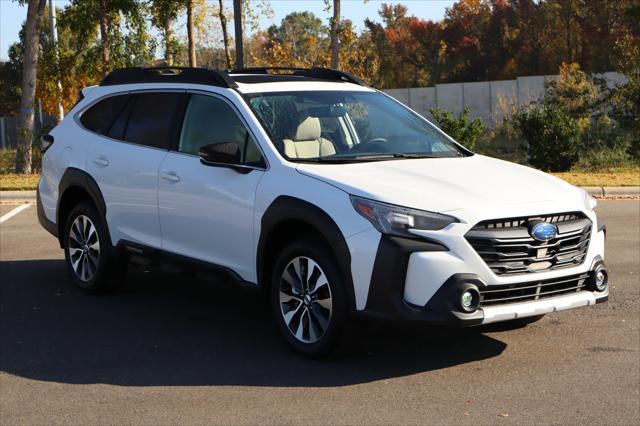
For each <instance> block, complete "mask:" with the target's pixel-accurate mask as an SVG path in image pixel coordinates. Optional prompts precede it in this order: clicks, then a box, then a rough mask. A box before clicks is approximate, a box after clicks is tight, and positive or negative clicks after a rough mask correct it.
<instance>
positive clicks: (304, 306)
mask: <svg viewBox="0 0 640 426" xmlns="http://www.w3.org/2000/svg"><path fill="white" fill-rule="evenodd" d="M271 305H272V309H273V312H274V315H275V317H276V322H277V324H278V328H279V329H280V332H281V333H282V335H283V337H284V338H285V340H286V341H287V343H288V344H289V345H290V346H291V347H292V348H293V349H295V350H296V351H297V352H299V353H301V354H303V355H306V356H311V357H317V356H323V355H326V354H327V353H329V352H330V351H331V350H332V349H333V348H334V347H335V346H336V345H337V343H338V341H339V339H340V336H341V334H342V331H343V328H344V323H345V317H346V299H345V292H344V286H343V283H342V279H341V274H340V272H339V270H338V267H337V264H336V261H335V259H334V257H333V255H332V254H331V252H330V251H329V250H328V249H327V248H326V247H325V246H324V245H322V244H320V243H317V242H314V241H299V242H294V243H291V244H289V245H288V246H287V247H286V248H285V249H284V250H283V251H282V253H281V254H280V256H279V257H278V260H277V261H276V265H275V268H274V271H273V275H272V278H271Z"/></svg>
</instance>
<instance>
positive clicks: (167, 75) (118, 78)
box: [100, 67, 238, 88]
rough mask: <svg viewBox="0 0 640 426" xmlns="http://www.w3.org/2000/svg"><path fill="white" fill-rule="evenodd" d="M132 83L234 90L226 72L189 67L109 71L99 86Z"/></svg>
mask: <svg viewBox="0 0 640 426" xmlns="http://www.w3.org/2000/svg"><path fill="white" fill-rule="evenodd" d="M132 83H192V84H207V85H210V86H219V87H228V88H236V87H238V85H237V84H236V82H235V81H233V79H232V78H230V77H229V74H228V73H227V72H226V71H220V70H213V69H206V68H189V67H150V68H143V67H135V68H120V69H116V70H113V71H111V72H110V73H109V74H108V75H107V76H106V77H105V78H104V80H102V82H101V83H100V86H113V85H115V84H132Z"/></svg>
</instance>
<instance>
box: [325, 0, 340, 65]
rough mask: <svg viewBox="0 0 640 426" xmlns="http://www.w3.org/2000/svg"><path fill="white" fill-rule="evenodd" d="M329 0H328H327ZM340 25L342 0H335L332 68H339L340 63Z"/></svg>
mask: <svg viewBox="0 0 640 426" xmlns="http://www.w3.org/2000/svg"><path fill="white" fill-rule="evenodd" d="M326 1H328V0H326ZM339 25H340V0H333V17H332V18H331V68H336V69H337V68H338V66H339V63H340V56H339V51H340V40H339V35H338V26H339Z"/></svg>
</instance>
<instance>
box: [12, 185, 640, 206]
mask: <svg viewBox="0 0 640 426" xmlns="http://www.w3.org/2000/svg"><path fill="white" fill-rule="evenodd" d="M582 189H584V190H585V191H587V192H588V193H589V195H591V196H593V197H640V186H583V187H582ZM35 201H36V191H0V202H12V203H13V202H35Z"/></svg>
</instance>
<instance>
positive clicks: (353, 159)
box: [294, 153, 439, 164]
mask: <svg viewBox="0 0 640 426" xmlns="http://www.w3.org/2000/svg"><path fill="white" fill-rule="evenodd" d="M416 158H439V157H436V156H434V155H428V154H405V153H394V154H370V155H353V156H339V157H315V158H296V159H295V160H294V161H296V162H299V163H333V164H340V163H357V162H366V161H385V160H396V159H416Z"/></svg>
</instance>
